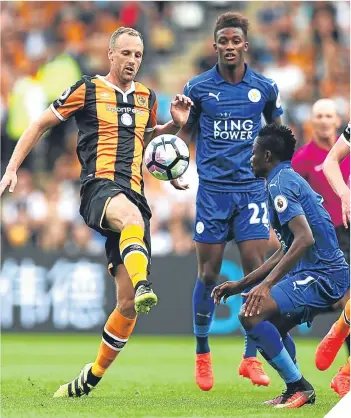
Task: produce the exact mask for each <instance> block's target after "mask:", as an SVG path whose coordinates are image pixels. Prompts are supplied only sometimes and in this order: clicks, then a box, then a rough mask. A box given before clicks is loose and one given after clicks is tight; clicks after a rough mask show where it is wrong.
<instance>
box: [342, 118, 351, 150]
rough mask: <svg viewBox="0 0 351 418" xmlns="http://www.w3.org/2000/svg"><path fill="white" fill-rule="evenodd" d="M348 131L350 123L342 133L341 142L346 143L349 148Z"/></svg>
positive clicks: (350, 126) (350, 127)
mask: <svg viewBox="0 0 351 418" xmlns="http://www.w3.org/2000/svg"><path fill="white" fill-rule="evenodd" d="M350 129H351V122H349V123H348V125H347V126H346V128H345V129H344V132H343V140H344V141H345V142H346V144H347V145H348V146H350Z"/></svg>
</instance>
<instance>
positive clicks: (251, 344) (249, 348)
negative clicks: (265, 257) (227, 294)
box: [242, 286, 257, 358]
mask: <svg viewBox="0 0 351 418" xmlns="http://www.w3.org/2000/svg"><path fill="white" fill-rule="evenodd" d="M252 288H253V286H250V287H248V288H247V289H245V292H249V291H250V290H251V289H252ZM246 299H247V298H246V297H244V296H243V297H242V304H244V303H245V302H246ZM244 341H245V350H244V358H248V357H257V347H256V343H255V341H254V340H253V339H252V338H250V337H249V336H248V335H247V332H246V331H245V337H244Z"/></svg>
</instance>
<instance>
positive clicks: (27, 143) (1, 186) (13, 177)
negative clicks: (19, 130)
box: [0, 108, 61, 196]
mask: <svg viewBox="0 0 351 418" xmlns="http://www.w3.org/2000/svg"><path fill="white" fill-rule="evenodd" d="M59 123H61V121H60V119H59V118H58V117H57V116H56V115H55V114H54V113H53V111H52V110H51V109H50V108H48V109H46V110H45V112H44V113H43V114H42V116H41V117H40V118H39V119H38V120H37V121H35V122H33V123H31V124H30V125H29V127H28V128H27V129H26V130H25V131H24V132H23V134H22V135H21V137H20V139H19V140H18V142H17V145H16V147H15V149H14V151H13V153H12V156H11V159H10V161H9V163H8V165H7V167H6V171H5V174H4V176H3V178H2V179H1V181H0V196H1V195H2V194H3V193H4V191H5V190H6V188H7V187H9V191H10V193H12V192H13V190H14V188H15V187H16V184H17V174H16V173H17V170H18V169H19V167H20V166H21V164H22V162H23V160H24V159H25V158H26V156H27V155H28V154H29V153H30V151H31V150H32V149H33V147H34V146H35V144H36V143H37V142H38V141H39V139H40V137H41V136H42V135H43V134H44V132H46V131H47V130H48V129H50V128H52V127H53V126H56V125H58V124H59Z"/></svg>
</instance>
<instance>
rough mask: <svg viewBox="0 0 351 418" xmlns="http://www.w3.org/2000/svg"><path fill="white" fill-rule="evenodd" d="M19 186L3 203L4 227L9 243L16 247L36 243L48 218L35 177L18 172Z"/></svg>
mask: <svg viewBox="0 0 351 418" xmlns="http://www.w3.org/2000/svg"><path fill="white" fill-rule="evenodd" d="M17 178H18V181H17V186H16V188H15V190H14V191H13V193H12V194H11V195H7V196H6V197H4V199H3V202H2V226H3V229H4V233H5V235H6V236H7V241H8V243H9V244H10V245H12V246H14V247H22V246H24V245H26V244H28V243H30V242H32V243H35V242H36V238H37V234H38V231H39V230H40V228H41V227H42V226H43V225H44V222H45V218H46V201H45V196H44V194H43V193H42V192H41V191H40V190H36V189H35V188H34V184H33V176H32V174H31V173H30V172H29V171H28V170H26V169H23V168H22V169H20V170H18V177H17Z"/></svg>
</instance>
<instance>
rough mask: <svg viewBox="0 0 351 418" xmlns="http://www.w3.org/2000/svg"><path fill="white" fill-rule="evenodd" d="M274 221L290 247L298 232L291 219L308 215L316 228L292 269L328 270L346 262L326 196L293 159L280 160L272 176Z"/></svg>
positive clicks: (307, 217)
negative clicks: (297, 168) (325, 204)
mask: <svg viewBox="0 0 351 418" xmlns="http://www.w3.org/2000/svg"><path fill="white" fill-rule="evenodd" d="M268 191H269V214H270V221H271V224H272V227H273V229H274V231H275V232H276V234H277V237H278V239H279V241H280V243H281V245H282V247H283V249H284V251H287V250H288V249H289V247H290V246H291V244H292V242H293V239H294V236H293V234H292V232H291V231H290V229H289V227H288V223H289V221H290V220H291V219H293V218H294V217H295V216H298V215H304V216H305V217H306V219H307V222H308V223H309V226H310V228H311V230H312V233H313V237H314V240H315V243H314V245H313V246H312V247H310V248H309V249H308V250H307V251H306V253H305V255H304V257H303V258H302V259H301V260H300V261H299V263H298V265H297V266H295V268H294V269H293V270H292V271H291V273H292V274H293V273H297V272H299V271H302V270H324V271H325V269H327V268H329V267H331V268H333V269H335V268H337V269H339V268H342V267H344V266H346V265H347V264H346V261H345V258H344V254H343V253H342V251H341V250H340V249H339V243H338V240H337V237H336V234H335V228H334V225H333V223H332V221H331V218H330V216H329V214H328V212H327V211H326V210H325V208H324V207H323V204H322V203H323V198H322V196H321V195H319V194H317V193H316V192H315V191H314V190H313V189H312V188H311V186H310V185H309V184H308V183H307V181H306V180H305V179H304V178H302V177H301V176H300V175H299V174H297V173H296V172H295V171H294V170H293V169H292V168H291V161H283V162H281V163H280V164H278V165H277V166H276V167H275V168H274V169H273V170H272V171H271V173H270V174H269V176H268Z"/></svg>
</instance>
